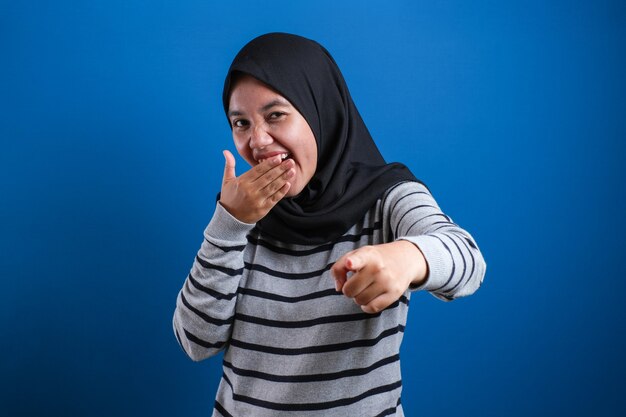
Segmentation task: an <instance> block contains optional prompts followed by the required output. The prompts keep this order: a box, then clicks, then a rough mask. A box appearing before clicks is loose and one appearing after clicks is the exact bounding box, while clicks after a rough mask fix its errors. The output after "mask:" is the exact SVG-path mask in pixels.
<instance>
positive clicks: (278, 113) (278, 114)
mask: <svg viewBox="0 0 626 417" xmlns="http://www.w3.org/2000/svg"><path fill="white" fill-rule="evenodd" d="M286 115H287V113H283V112H281V111H273V112H271V113H270V114H269V115H268V116H267V118H268V120H280V119H282V118H283V117H284V116H286Z"/></svg>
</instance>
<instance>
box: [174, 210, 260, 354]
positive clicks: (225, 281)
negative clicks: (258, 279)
mask: <svg viewBox="0 0 626 417" xmlns="http://www.w3.org/2000/svg"><path fill="white" fill-rule="evenodd" d="M253 227H254V224H246V223H242V222H240V221H239V220H237V219H235V218H234V217H232V216H231V215H230V214H229V213H228V212H227V211H226V210H225V209H224V208H223V207H222V206H221V205H220V204H219V203H217V206H216V208H215V213H214V214H213V218H212V219H211V221H210V222H209V224H208V226H207V228H206V229H205V231H204V241H203V242H202V246H201V247H200V250H199V251H198V254H197V256H196V258H195V260H194V262H193V266H192V268H191V272H190V273H189V275H188V276H187V279H186V280H185V283H184V285H183V288H182V289H181V290H180V292H179V293H178V298H177V300H176V310H175V311H174V319H173V325H174V333H175V335H176V338H177V339H178V342H179V343H180V345H181V347H182V348H183V350H184V351H185V353H186V354H187V355H188V356H189V357H190V358H191V359H192V360H194V361H200V360H202V359H206V358H208V357H210V356H213V355H215V354H216V353H218V352H219V351H220V350H222V349H223V348H225V347H226V345H227V343H228V341H229V340H230V335H231V330H232V323H233V321H234V314H235V305H236V302H237V288H238V287H239V281H240V280H241V277H242V274H243V271H244V261H243V251H244V249H245V246H246V243H247V239H246V235H247V234H248V232H249V231H250V230H251V229H252V228H253Z"/></svg>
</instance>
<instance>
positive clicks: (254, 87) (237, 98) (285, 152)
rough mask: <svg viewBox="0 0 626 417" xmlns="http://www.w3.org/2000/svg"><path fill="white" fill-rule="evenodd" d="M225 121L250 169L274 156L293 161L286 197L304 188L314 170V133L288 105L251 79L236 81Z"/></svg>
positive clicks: (247, 77)
mask: <svg viewBox="0 0 626 417" xmlns="http://www.w3.org/2000/svg"><path fill="white" fill-rule="evenodd" d="M228 119H229V120H230V125H231V127H232V129H233V139H234V141H235V146H236V147H237V152H239V155H241V157H242V158H243V159H245V160H246V161H247V162H248V163H249V164H250V165H251V166H254V165H257V164H259V163H260V162H261V161H263V160H265V159H267V158H270V157H272V156H274V155H281V156H282V157H283V159H285V158H291V159H293V161H294V162H295V168H294V169H295V171H296V175H294V176H293V178H292V179H291V181H290V182H291V188H289V192H288V193H287V197H294V196H296V195H298V194H300V192H301V191H302V190H303V189H304V187H306V185H307V184H308V183H309V181H310V180H311V178H313V174H315V169H316V167H317V144H316V142H315V136H314V135H313V131H311V128H310V127H309V124H308V123H307V122H306V120H305V119H304V117H302V115H301V114H300V113H299V112H298V111H297V110H296V108H295V107H293V106H292V105H291V103H290V102H289V101H288V100H287V99H286V98H284V97H283V96H281V95H280V94H278V93H277V92H276V91H274V90H272V89H271V88H270V87H268V86H267V85H266V84H264V83H262V82H261V81H259V80H257V79H256V78H254V77H251V76H248V75H244V76H242V77H241V78H239V79H238V80H237V82H236V83H235V86H234V87H233V89H232V92H231V95H230V103H229V109H228Z"/></svg>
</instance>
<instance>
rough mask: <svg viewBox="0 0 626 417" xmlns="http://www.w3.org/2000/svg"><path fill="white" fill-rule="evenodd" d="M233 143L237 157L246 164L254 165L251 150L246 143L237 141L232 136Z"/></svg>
mask: <svg viewBox="0 0 626 417" xmlns="http://www.w3.org/2000/svg"><path fill="white" fill-rule="evenodd" d="M233 142H234V143H235V148H236V149H237V153H238V154H239V156H241V157H242V158H243V159H244V160H245V161H246V162H247V163H248V164H250V165H254V159H253V158H252V149H250V147H249V146H248V143H247V142H246V141H245V140H241V139H238V138H237V137H236V136H235V135H233Z"/></svg>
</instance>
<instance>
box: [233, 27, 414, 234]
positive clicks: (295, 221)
mask: <svg viewBox="0 0 626 417" xmlns="http://www.w3.org/2000/svg"><path fill="white" fill-rule="evenodd" d="M237 73H243V74H247V75H251V76H253V77H255V78H257V79H258V80H260V81H262V82H264V83H265V84H267V85H268V86H270V87H271V88H273V89H274V90H276V91H277V92H278V93H279V94H281V95H282V96H284V97H285V98H286V99H287V100H289V102H290V103H291V104H292V105H293V106H294V107H295V108H296V109H297V110H298V111H299V112H300V113H301V114H302V116H303V117H304V118H305V120H306V121H307V122H308V124H309V126H310V127H311V130H312V131H313V134H314V136H315V140H316V142H317V155H318V160H317V169H316V171H315V174H314V175H313V178H312V179H311V181H310V182H309V184H308V185H307V186H306V187H305V188H304V190H303V191H302V192H301V193H300V194H299V195H298V196H296V197H293V198H284V199H283V200H281V201H280V202H279V203H278V204H277V205H276V206H274V208H273V209H272V210H271V211H270V212H269V213H268V214H267V215H266V216H265V217H264V218H263V219H261V220H260V221H259V222H258V223H257V227H258V228H259V229H260V230H261V232H262V233H263V234H267V235H270V236H271V237H273V238H275V239H278V240H280V241H283V242H288V243H296V244H309V245H310V244H322V243H326V242H331V241H333V240H335V239H337V238H338V237H340V236H342V235H343V234H345V232H346V231H347V230H348V229H349V228H350V227H351V226H353V225H354V224H356V223H357V222H358V221H359V220H361V219H362V217H363V215H364V214H365V213H366V212H367V211H368V210H369V209H370V208H371V207H372V205H373V204H374V203H375V202H376V200H377V199H378V198H380V197H381V196H382V195H383V194H384V192H385V191H386V190H387V189H388V188H389V187H391V186H392V185H394V184H397V183H399V182H402V181H418V180H417V179H416V178H415V177H414V176H413V174H412V173H411V171H409V169H408V168H407V167H406V166H404V165H402V164H399V163H392V164H387V163H386V162H385V160H384V159H383V157H382V155H381V154H380V152H379V150H378V148H377V147H376V144H375V143H374V141H373V139H372V137H371V136H370V134H369V132H368V130H367V127H366V126H365V123H364V122H363V120H362V119H361V116H360V115H359V112H358V111H357V109H356V106H355V105H354V102H353V101H352V97H351V96H350V93H349V91H348V87H347V85H346V82H345V81H344V79H343V76H342V75H341V72H340V71H339V68H338V66H337V64H336V63H335V61H334V59H333V58H332V57H331V56H330V54H329V53H328V51H326V49H325V48H324V47H323V46H321V45H320V44H318V43H317V42H315V41H312V40H310V39H306V38H303V37H301V36H297V35H291V34H286V33H269V34H266V35H262V36H259V37H258V38H255V39H253V40H252V41H250V42H249V43H248V44H247V45H245V46H244V47H243V48H242V49H241V51H239V53H238V54H237V56H236V57H235V59H234V60H233V63H232V64H231V66H230V69H229V70H228V74H227V76H226V81H225V83H224V92H223V96H222V99H223V103H224V110H225V112H226V113H228V106H229V101H230V94H231V88H232V84H233V81H234V80H233V77H234V76H236V75H237Z"/></svg>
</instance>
